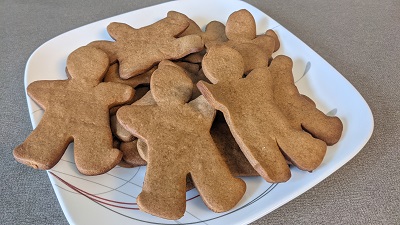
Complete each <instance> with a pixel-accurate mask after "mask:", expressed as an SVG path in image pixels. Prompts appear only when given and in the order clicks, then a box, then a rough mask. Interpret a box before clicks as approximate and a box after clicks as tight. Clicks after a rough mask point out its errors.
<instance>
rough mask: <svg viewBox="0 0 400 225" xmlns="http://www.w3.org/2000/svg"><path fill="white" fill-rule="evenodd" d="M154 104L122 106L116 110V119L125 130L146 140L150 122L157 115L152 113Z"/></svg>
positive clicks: (154, 109)
mask: <svg viewBox="0 0 400 225" xmlns="http://www.w3.org/2000/svg"><path fill="white" fill-rule="evenodd" d="M155 107H156V106H150V105H127V106H122V107H121V108H120V109H118V111H117V114H116V115H117V120H118V122H119V123H120V124H121V125H122V127H124V128H125V129H126V130H127V131H129V132H130V133H131V134H133V135H134V136H136V137H137V138H141V139H144V140H146V139H147V136H148V133H149V132H151V130H148V128H149V127H151V126H150V124H151V123H152V121H153V120H154V118H156V117H157V116H156V115H154V114H155V113H154V111H156V110H157V109H156V108H155Z"/></svg>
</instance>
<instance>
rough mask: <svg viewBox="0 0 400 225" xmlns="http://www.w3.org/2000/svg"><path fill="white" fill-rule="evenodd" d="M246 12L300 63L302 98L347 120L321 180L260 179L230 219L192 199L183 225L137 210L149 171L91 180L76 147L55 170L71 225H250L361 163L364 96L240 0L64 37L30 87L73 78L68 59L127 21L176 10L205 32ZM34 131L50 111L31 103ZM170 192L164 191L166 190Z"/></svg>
mask: <svg viewBox="0 0 400 225" xmlns="http://www.w3.org/2000/svg"><path fill="white" fill-rule="evenodd" d="M239 9H247V10H249V11H250V12H251V13H252V14H253V16H254V18H255V20H256V23H257V32H258V33H263V32H265V31H266V30H267V29H274V30H275V31H276V33H277V34H278V36H279V38H280V41H281V48H280V49H279V51H278V52H277V53H275V55H278V54H285V55H288V56H290V57H291V58H292V59H293V61H294V69H293V72H294V76H295V81H296V85H297V87H298V89H299V91H300V92H301V93H303V94H306V95H307V96H309V97H310V98H312V99H313V100H314V101H315V102H316V104H317V107H318V108H319V109H320V110H322V111H323V112H325V113H327V114H329V115H336V116H338V117H340V118H341V120H342V121H343V124H344V130H343V136H342V138H341V140H340V141H339V142H338V143H337V144H336V145H334V146H331V147H328V151H327V154H326V157H325V159H324V161H323V162H322V164H321V166H320V167H319V168H317V169H316V170H315V171H313V173H308V172H304V171H300V170H298V169H296V168H292V169H291V171H292V178H291V179H290V180H289V181H288V182H286V183H280V184H270V183H267V182H265V181H264V180H263V179H262V178H260V177H252V178H244V180H245V181H246V183H247V191H246V194H245V195H244V197H243V198H242V200H241V201H240V202H239V203H238V205H237V206H236V207H235V208H234V209H232V210H231V211H229V212H225V213H213V212H212V211H210V210H209V209H208V208H207V207H206V206H205V205H204V203H203V202H202V200H201V198H200V197H198V193H197V191H196V190H191V191H189V192H187V209H186V213H185V216H184V217H183V218H181V219H179V220H177V221H173V220H172V221H171V220H164V219H160V218H158V217H155V216H151V215H149V214H146V213H144V212H141V211H139V210H138V209H137V206H136V204H135V199H136V196H137V195H138V194H139V193H140V191H141V186H142V184H143V178H144V174H145V170H146V167H138V168H132V169H126V168H121V167H116V168H114V169H112V170H111V171H110V172H108V173H106V174H103V175H100V176H83V175H81V174H80V173H79V172H78V171H77V169H76V167H75V164H74V159H73V153H72V152H73V150H72V149H73V146H72V145H73V144H71V145H70V146H69V147H68V149H67V151H66V153H65V154H64V156H63V157H62V159H61V161H60V162H59V163H58V164H57V165H56V166H55V167H54V168H53V169H51V170H49V171H47V172H48V175H49V178H50V180H51V183H52V186H53V188H54V191H55V193H56V195H57V198H58V200H59V202H60V205H61V207H62V209H63V211H64V213H65V215H66V218H67V219H68V221H69V223H70V224H128V223H132V224H208V225H212V224H247V223H250V222H252V221H254V220H256V219H258V218H260V217H262V216H264V215H266V214H267V213H269V212H271V211H273V210H274V209H276V208H278V207H280V206H282V205H283V204H285V203H287V202H288V201H290V200H292V199H294V198H295V197H297V196H299V195H300V194H302V193H304V192H305V191H307V190H308V189H310V188H311V187H313V186H314V185H316V184H318V183H319V182H321V181H322V180H323V179H325V178H326V177H328V176H329V175H330V174H332V173H333V172H334V171H336V170H337V169H339V168H340V167H341V166H343V165H344V164H345V163H346V162H348V161H349V160H350V159H351V158H353V157H354V156H355V155H356V154H357V153H358V152H359V151H360V150H361V148H362V147H363V146H364V145H365V144H366V143H367V141H368V139H369V138H370V136H371V134H372V131H373V117H372V113H371V110H370V109H369V107H368V105H367V103H366V102H365V100H364V99H363V98H362V97H361V95H360V94H359V93H358V92H357V90H356V89H355V88H354V87H353V86H352V85H351V84H350V83H349V82H348V81H347V80H346V79H345V78H344V77H343V76H342V75H341V74H340V73H339V72H337V71H336V70H335V69H334V68H333V67H332V66H330V65H329V64H328V63H327V62H326V61H325V60H324V59H322V58H321V57H320V56H319V55H318V54H316V53H315V52H314V51H313V50H312V49H310V48H309V47H308V46H307V45H306V44H304V43H303V42H302V41H300V40H299V39H298V38H297V37H295V36H294V35H293V34H291V33H290V32H289V31H288V30H286V29H285V28H284V27H282V26H281V25H280V24H278V23H277V22H276V21H274V20H273V19H272V18H270V17H269V16H267V15H266V14H264V13H263V12H261V11H260V10H258V9H256V8H255V7H253V6H251V5H249V4H247V3H245V2H241V1H237V0H230V1H228V0H205V1H197V0H185V1H173V2H168V3H164V4H161V5H156V6H152V7H149V8H144V9H140V10H136V11H132V12H129V13H125V14H122V15H119V16H115V17H112V18H108V19H105V20H101V21H98V22H95V23H92V24H89V25H86V26H83V27H80V28H77V29H74V30H71V31H69V32H67V33H64V34H62V35H60V36H57V37H55V38H54V39H52V40H49V41H48V42H46V43H45V44H43V45H42V46H40V47H39V48H38V49H37V50H36V51H35V52H34V53H33V54H32V55H31V57H30V58H29V60H28V62H27V66H26V70H25V87H27V85H28V84H29V83H31V82H33V81H35V80H46V79H47V80H55V79H66V78H67V77H66V74H65V66H66V59H67V56H68V55H69V54H70V53H71V52H72V51H74V50H75V49H77V48H78V47H80V46H83V45H86V44H88V43H90V42H91V41H94V40H111V38H110V37H109V35H108V34H107V31H106V27H107V25H108V24H109V23H110V22H124V23H127V24H129V25H131V26H132V27H135V28H138V27H142V26H145V25H149V24H151V23H153V22H156V21H158V20H160V19H162V18H164V17H165V16H166V14H167V12H168V11H170V10H175V11H179V12H182V13H184V14H186V15H187V16H189V17H190V18H192V19H193V20H194V21H196V22H197V23H198V24H199V25H200V27H203V28H204V26H205V25H206V24H207V23H208V22H210V21H212V20H218V21H221V22H223V23H225V22H226V20H227V18H228V16H229V15H230V14H231V13H232V12H234V11H236V10H239ZM27 100H28V107H29V113H30V117H31V121H32V125H33V127H36V125H37V124H38V122H39V121H40V119H41V117H42V115H43V110H42V109H40V107H39V106H38V105H37V104H35V103H34V102H33V101H32V100H31V99H30V98H29V97H28V96H27ZM160 185H162V184H160Z"/></svg>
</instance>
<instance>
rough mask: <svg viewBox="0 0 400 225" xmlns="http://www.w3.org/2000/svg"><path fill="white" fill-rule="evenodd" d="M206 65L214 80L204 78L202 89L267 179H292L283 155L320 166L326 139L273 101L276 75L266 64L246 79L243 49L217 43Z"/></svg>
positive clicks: (297, 162) (299, 163) (306, 167)
mask: <svg viewBox="0 0 400 225" xmlns="http://www.w3.org/2000/svg"><path fill="white" fill-rule="evenodd" d="M203 70H204V73H205V75H206V76H207V77H208V78H209V80H210V81H212V83H213V84H208V83H205V82H202V81H200V82H199V83H198V84H197V86H198V88H199V90H200V91H201V92H202V94H203V95H204V97H205V98H206V99H207V101H209V102H210V104H211V105H212V106H213V107H215V108H216V109H218V110H220V111H222V112H223V113H224V116H225V119H226V121H227V123H228V125H229V127H230V130H231V132H232V134H233V136H234V137H235V140H236V142H237V143H238V144H239V146H240V147H241V149H242V151H243V153H244V155H245V156H246V158H247V159H248V160H249V162H250V163H251V164H252V165H253V167H254V169H255V170H257V172H258V173H259V174H260V175H261V176H262V177H263V178H264V179H266V180H267V181H269V182H284V181H287V180H288V179H289V178H290V176H291V173H290V170H289V167H288V165H287V163H286V160H285V157H284V156H286V157H287V158H288V159H290V161H291V162H292V163H293V164H294V165H296V166H297V167H298V168H300V169H302V170H307V171H312V170H314V169H315V168H317V167H318V165H319V164H320V163H321V162H322V160H323V158H324V156H325V152H326V144H325V143H324V142H322V141H320V140H318V139H314V138H313V137H312V136H311V135H309V134H307V133H306V132H303V131H298V130H295V129H293V128H292V127H291V125H290V123H289V121H288V120H287V119H286V117H285V115H284V114H283V113H282V112H281V110H280V109H279V107H278V106H277V104H276V103H275V102H274V95H273V79H272V76H271V75H270V72H269V70H268V68H267V67H262V68H257V69H255V70H253V71H252V72H251V73H249V74H248V75H247V76H246V77H245V78H242V76H243V73H244V62H243V58H242V56H241V54H240V53H239V52H237V51H236V50H234V49H232V48H229V47H228V46H213V47H212V48H210V49H209V51H208V54H207V55H206V56H205V57H204V59H203Z"/></svg>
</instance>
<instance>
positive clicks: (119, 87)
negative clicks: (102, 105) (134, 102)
mask: <svg viewBox="0 0 400 225" xmlns="http://www.w3.org/2000/svg"><path fill="white" fill-rule="evenodd" d="M96 91H97V94H98V96H100V97H101V98H103V99H104V100H105V101H106V103H107V104H109V105H110V108H111V107H113V106H116V105H120V104H123V103H126V102H128V101H130V100H131V99H132V98H133V96H134V94H135V90H134V89H133V88H132V87H131V86H128V85H125V84H119V83H113V82H103V83H100V84H99V85H98V86H97V87H96Z"/></svg>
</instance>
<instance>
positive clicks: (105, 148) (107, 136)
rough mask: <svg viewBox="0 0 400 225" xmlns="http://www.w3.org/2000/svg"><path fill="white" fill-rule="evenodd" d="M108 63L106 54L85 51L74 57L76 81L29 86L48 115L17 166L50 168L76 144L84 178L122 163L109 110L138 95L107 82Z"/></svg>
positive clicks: (70, 65) (70, 64)
mask: <svg viewBox="0 0 400 225" xmlns="http://www.w3.org/2000/svg"><path fill="white" fill-rule="evenodd" d="M108 64H109V62H108V57H107V55H106V54H105V53H104V52H102V51H101V50H98V49H96V48H93V47H81V48H78V49H77V50H75V51H74V52H72V53H71V54H70V55H69V56H68V59H67V69H68V72H69V76H70V79H68V80H41V81H35V82H33V83H31V84H30V85H29V86H28V89H27V92H28V94H29V96H30V97H31V98H32V99H33V100H34V101H35V102H37V103H38V104H39V105H40V106H41V107H42V108H43V109H44V110H45V112H44V115H43V117H42V119H41V121H40V123H39V124H38V126H37V127H36V128H35V129H34V130H33V132H32V133H31V134H30V135H29V136H28V137H27V139H26V140H25V141H24V143H23V144H21V145H20V146H18V147H16V148H15V149H14V157H15V159H16V160H17V161H19V162H21V163H24V164H27V165H29V166H32V167H34V168H38V169H50V168H52V167H53V166H54V165H55V164H56V163H57V162H58V161H59V160H60V159H61V157H62V155H63V154H64V152H65V149H66V148H67V146H68V144H69V143H70V142H72V141H73V142H74V158H75V163H76V166H77V168H78V170H79V171H80V172H81V173H82V174H86V175H97V174H102V173H105V172H107V171H109V170H110V169H112V168H113V167H114V166H115V165H117V164H118V163H119V161H120V160H121V157H122V154H121V152H120V151H119V150H118V149H115V148H113V146H112V144H113V138H112V134H111V129H110V121H109V109H110V107H112V106H114V105H117V104H123V103H125V102H127V101H129V100H130V99H131V98H132V97H133V94H134V91H133V89H132V88H131V87H129V86H127V85H123V84H117V83H104V82H103V83H101V80H102V79H103V77H104V74H105V73H106V72H107V69H108Z"/></svg>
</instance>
